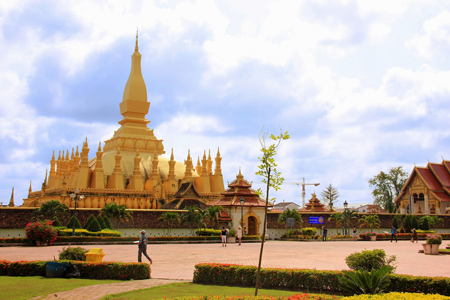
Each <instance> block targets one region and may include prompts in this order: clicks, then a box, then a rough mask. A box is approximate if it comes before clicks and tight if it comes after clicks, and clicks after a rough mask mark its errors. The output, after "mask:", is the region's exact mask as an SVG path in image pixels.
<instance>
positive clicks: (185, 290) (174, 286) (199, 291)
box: [102, 282, 339, 300]
mask: <svg viewBox="0 0 450 300" xmlns="http://www.w3.org/2000/svg"><path fill="white" fill-rule="evenodd" d="M254 294H255V289H254V288H244V287H231V286H220V285H202V284H194V283H191V282H183V283H171V284H168V285H163V286H156V287H152V288H148V289H141V290H135V291H130V292H125V293H120V294H114V295H108V296H105V297H104V298H102V300H106V299H111V300H125V299H127V300H129V299H136V300H138V299H139V300H141V299H164V298H165V297H166V298H167V299H171V298H175V297H195V296H210V295H226V296H238V295H254ZM295 294H302V293H301V292H298V291H297V292H295V291H282V290H265V289H260V290H258V295H259V296H262V295H264V296H278V297H280V296H285V297H288V296H293V295H295ZM322 296H324V295H322ZM338 297H339V296H338Z"/></svg>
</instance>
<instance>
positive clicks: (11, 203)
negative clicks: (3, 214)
mask: <svg viewBox="0 0 450 300" xmlns="http://www.w3.org/2000/svg"><path fill="white" fill-rule="evenodd" d="M8 206H9V207H14V187H13V188H12V192H11V199H10V200H9V204H8Z"/></svg>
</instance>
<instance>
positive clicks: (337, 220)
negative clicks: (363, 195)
mask: <svg viewBox="0 0 450 300" xmlns="http://www.w3.org/2000/svg"><path fill="white" fill-rule="evenodd" d="M328 221H332V222H334V223H335V224H336V227H337V228H340V227H341V225H342V222H343V221H344V215H343V214H342V213H341V212H337V213H334V214H332V215H331V216H330V217H329V218H328Z"/></svg>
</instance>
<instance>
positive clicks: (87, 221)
mask: <svg viewBox="0 0 450 300" xmlns="http://www.w3.org/2000/svg"><path fill="white" fill-rule="evenodd" d="M94 219H95V217H94V215H93V214H91V215H90V216H89V218H88V219H87V220H86V223H84V226H83V228H84V229H87V228H88V227H89V224H91V222H92V220H94Z"/></svg>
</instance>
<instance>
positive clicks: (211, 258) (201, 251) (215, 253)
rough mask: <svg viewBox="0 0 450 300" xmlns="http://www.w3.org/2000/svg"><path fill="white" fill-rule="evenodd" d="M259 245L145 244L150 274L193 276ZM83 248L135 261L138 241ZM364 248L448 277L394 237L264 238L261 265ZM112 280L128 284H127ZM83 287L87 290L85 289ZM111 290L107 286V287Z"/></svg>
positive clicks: (243, 260) (35, 250) (414, 271)
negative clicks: (199, 267) (204, 267)
mask: <svg viewBox="0 0 450 300" xmlns="http://www.w3.org/2000/svg"><path fill="white" fill-rule="evenodd" d="M447 244H449V241H444V243H443V244H442V245H441V248H444V247H445V246H446V245H447ZM260 245H261V244H260V243H248V244H242V246H238V244H228V247H222V246H221V244H162V245H161V244H159V245H153V244H150V245H149V246H148V253H149V255H150V256H151V257H152V259H153V265H152V278H157V279H171V280H192V277H193V271H194V265H195V264H197V263H205V262H215V263H230V264H241V265H254V266H256V265H257V263H258V256H259V250H260ZM83 247H84V248H86V249H90V248H102V249H103V253H105V257H104V261H121V262H136V261H137V246H136V245H133V244H130V245H101V246H91V245H89V246H83ZM59 249H62V247H61V246H48V247H1V248H0V259H6V260H11V261H16V260H50V259H52V258H53V256H54V255H55V256H57V255H58V251H57V250H59ZM364 249H368V250H372V249H384V250H385V251H386V254H387V255H396V256H397V271H396V273H397V274H408V275H422V276H445V277H450V268H448V266H449V263H450V255H425V254H421V253H418V251H419V250H421V249H422V245H421V243H415V244H412V243H411V242H409V241H399V242H398V243H395V242H394V243H390V242H389V241H376V242H370V241H358V242H352V241H328V242H320V241H314V242H293V241H268V242H266V244H265V245H264V254H263V262H262V266H263V267H276V268H306V269H313V268H315V269H318V270H344V269H348V268H347V265H346V264H345V257H346V256H348V255H349V254H351V253H353V252H358V251H362V250H364ZM152 280H154V279H150V280H148V281H149V282H151V281H152ZM140 282H142V281H138V282H137V285H136V286H139V288H142V286H141V285H140V284H139V283H140ZM148 284H151V283H148ZM114 285H118V286H121V285H122V286H127V283H120V284H114ZM131 286H132V285H131ZM83 289H86V290H89V289H88V288H83ZM77 290H80V289H77ZM110 290H111V291H112V289H110ZM122 291H124V290H120V289H119V291H116V290H114V292H113V293H118V292H122ZM58 294H59V293H58ZM74 294H77V292H72V293H71V295H74ZM58 298H59V296H58ZM67 299H81V298H67Z"/></svg>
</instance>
